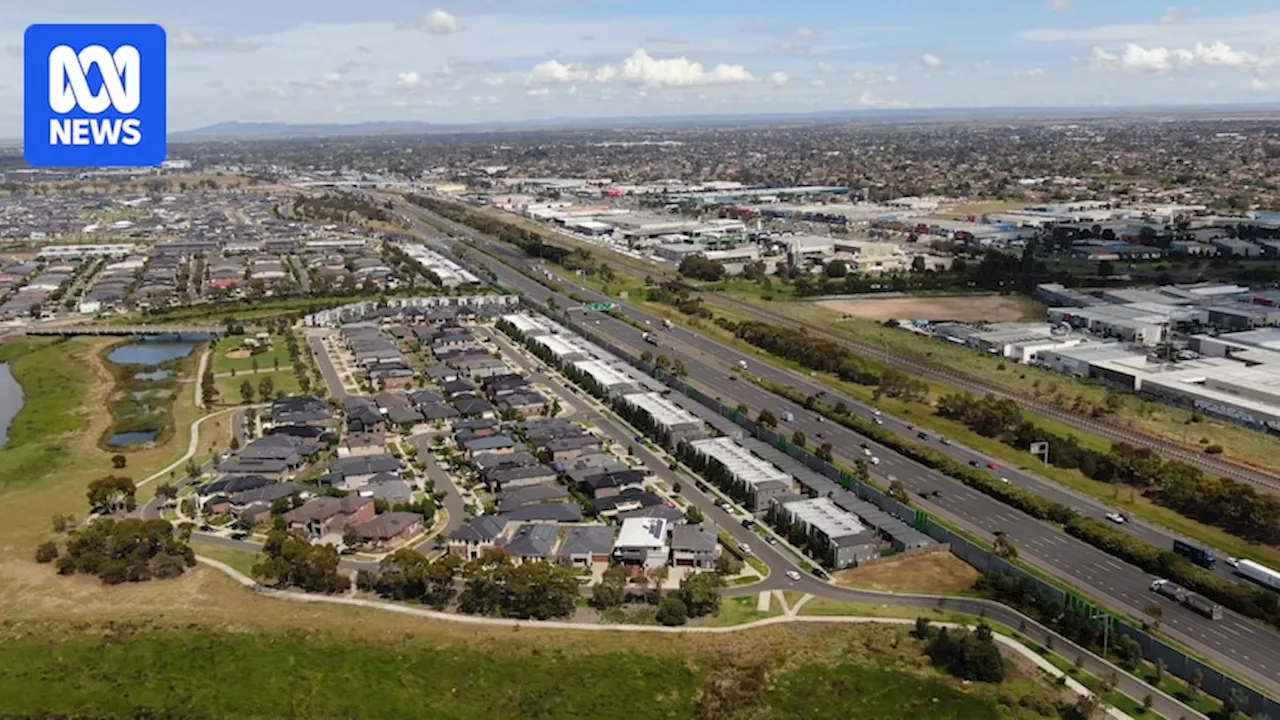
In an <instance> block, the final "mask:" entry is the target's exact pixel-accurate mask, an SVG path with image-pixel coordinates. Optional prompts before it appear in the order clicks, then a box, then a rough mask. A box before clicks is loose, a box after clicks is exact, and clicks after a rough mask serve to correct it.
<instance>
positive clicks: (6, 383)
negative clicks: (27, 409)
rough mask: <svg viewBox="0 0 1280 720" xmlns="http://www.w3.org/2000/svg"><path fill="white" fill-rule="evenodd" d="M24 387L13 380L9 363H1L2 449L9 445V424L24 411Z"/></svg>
mask: <svg viewBox="0 0 1280 720" xmlns="http://www.w3.org/2000/svg"><path fill="white" fill-rule="evenodd" d="M24 400H25V398H24V397H23V395H22V386H21V385H19V384H18V381H17V380H14V379H13V373H12V372H10V371H9V363H0V447H4V446H5V445H7V444H8V443H9V423H11V422H13V418H14V416H15V415H17V414H18V411H19V410H21V409H22V404H23V401H24Z"/></svg>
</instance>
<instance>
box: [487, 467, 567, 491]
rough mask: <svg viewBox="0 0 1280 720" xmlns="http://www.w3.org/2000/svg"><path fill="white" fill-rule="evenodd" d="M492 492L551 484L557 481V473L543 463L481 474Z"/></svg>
mask: <svg viewBox="0 0 1280 720" xmlns="http://www.w3.org/2000/svg"><path fill="white" fill-rule="evenodd" d="M480 478H481V479H482V480H484V483H485V485H486V486H487V487H488V488H489V491H490V492H495V493H497V492H503V491H507V490H515V489H517V488H527V487H533V486H536V485H546V484H551V483H554V482H555V481H556V471H555V470H554V469H552V468H551V467H549V466H547V465H543V464H541V463H538V464H534V465H516V466H511V465H503V466H499V467H497V468H493V469H491V470H488V471H486V472H484V473H483V474H481V476H480Z"/></svg>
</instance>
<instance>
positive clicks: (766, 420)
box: [756, 408, 778, 428]
mask: <svg viewBox="0 0 1280 720" xmlns="http://www.w3.org/2000/svg"><path fill="white" fill-rule="evenodd" d="M756 422H757V423H759V424H760V425H763V426H765V427H768V428H776V427H778V416H776V415H774V414H773V411H772V410H769V409H767V408H766V409H763V410H761V411H760V414H759V415H757V416H756Z"/></svg>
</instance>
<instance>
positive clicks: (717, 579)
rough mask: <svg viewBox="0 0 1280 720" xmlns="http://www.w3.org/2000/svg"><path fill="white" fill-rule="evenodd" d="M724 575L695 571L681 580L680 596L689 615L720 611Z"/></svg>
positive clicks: (712, 613)
mask: <svg viewBox="0 0 1280 720" xmlns="http://www.w3.org/2000/svg"><path fill="white" fill-rule="evenodd" d="M724 586H725V581H724V576H723V575H720V574H719V573H694V574H692V575H686V576H685V578H684V580H682V581H680V590H679V593H678V595H679V597H680V599H681V600H682V601H683V602H684V605H685V610H686V611H687V614H688V616H689V617H702V616H703V615H714V614H716V613H718V612H720V591H721V590H722V589H724Z"/></svg>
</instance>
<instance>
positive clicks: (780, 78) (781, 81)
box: [769, 72, 790, 87]
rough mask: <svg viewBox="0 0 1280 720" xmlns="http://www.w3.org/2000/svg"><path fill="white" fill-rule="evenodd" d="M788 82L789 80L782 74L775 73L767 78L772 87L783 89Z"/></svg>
mask: <svg viewBox="0 0 1280 720" xmlns="http://www.w3.org/2000/svg"><path fill="white" fill-rule="evenodd" d="M789 81H790V78H788V77H787V74H786V73H784V72H775V73H774V74H772V75H770V76H769V82H771V83H773V86H774V87H784V86H786V84H787V83H788V82H789Z"/></svg>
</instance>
